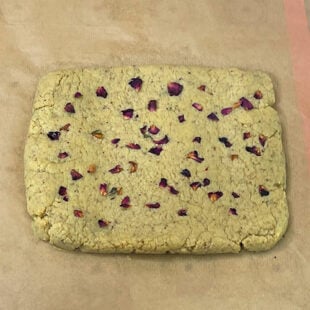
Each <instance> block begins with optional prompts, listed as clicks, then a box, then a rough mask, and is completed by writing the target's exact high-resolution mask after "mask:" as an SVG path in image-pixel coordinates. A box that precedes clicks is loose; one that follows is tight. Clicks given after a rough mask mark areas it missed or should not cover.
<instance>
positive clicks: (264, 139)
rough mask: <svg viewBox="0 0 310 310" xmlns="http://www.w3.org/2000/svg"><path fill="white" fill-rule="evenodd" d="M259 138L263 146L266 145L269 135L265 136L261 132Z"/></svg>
mask: <svg viewBox="0 0 310 310" xmlns="http://www.w3.org/2000/svg"><path fill="white" fill-rule="evenodd" d="M258 140H259V143H260V144H261V146H262V147H264V146H265V144H266V140H267V137H266V136H264V135H263V134H260V135H259V137H258Z"/></svg>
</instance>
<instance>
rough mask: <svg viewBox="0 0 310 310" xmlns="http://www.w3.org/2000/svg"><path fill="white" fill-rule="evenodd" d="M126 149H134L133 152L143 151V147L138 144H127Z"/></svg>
mask: <svg viewBox="0 0 310 310" xmlns="http://www.w3.org/2000/svg"><path fill="white" fill-rule="evenodd" d="M126 147H128V148H129V149H132V150H140V149H141V146H140V145H139V144H136V143H128V144H126Z"/></svg>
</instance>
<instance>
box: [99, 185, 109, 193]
mask: <svg viewBox="0 0 310 310" xmlns="http://www.w3.org/2000/svg"><path fill="white" fill-rule="evenodd" d="M99 192H100V195H101V196H106V195H107V194H108V185H107V184H106V183H103V184H100V185H99Z"/></svg>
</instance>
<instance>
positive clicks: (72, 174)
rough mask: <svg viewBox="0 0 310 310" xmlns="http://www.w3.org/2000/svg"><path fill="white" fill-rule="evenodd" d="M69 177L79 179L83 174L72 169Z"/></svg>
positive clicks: (74, 179)
mask: <svg viewBox="0 0 310 310" xmlns="http://www.w3.org/2000/svg"><path fill="white" fill-rule="evenodd" d="M70 174H71V177H72V180H73V181H76V180H79V179H81V178H83V175H81V174H80V173H79V172H78V171H76V170H75V169H72V170H71V172H70Z"/></svg>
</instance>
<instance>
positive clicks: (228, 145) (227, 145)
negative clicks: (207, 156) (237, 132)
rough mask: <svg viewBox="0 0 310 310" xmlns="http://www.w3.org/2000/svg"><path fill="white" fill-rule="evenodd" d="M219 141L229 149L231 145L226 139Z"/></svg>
mask: <svg viewBox="0 0 310 310" xmlns="http://www.w3.org/2000/svg"><path fill="white" fill-rule="evenodd" d="M219 141H220V142H222V143H223V144H224V145H225V146H226V147H231V146H232V144H231V143H230V142H229V141H228V139H227V138H226V137H221V138H219Z"/></svg>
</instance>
